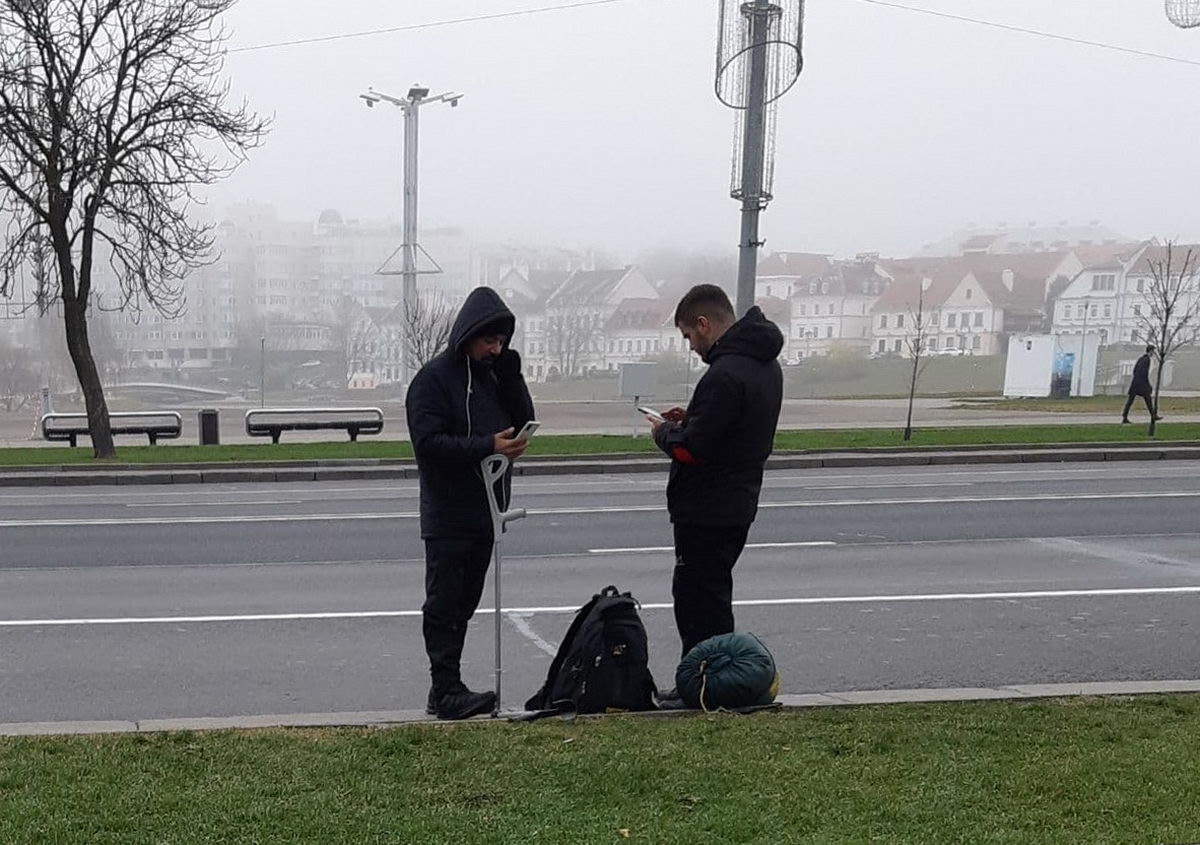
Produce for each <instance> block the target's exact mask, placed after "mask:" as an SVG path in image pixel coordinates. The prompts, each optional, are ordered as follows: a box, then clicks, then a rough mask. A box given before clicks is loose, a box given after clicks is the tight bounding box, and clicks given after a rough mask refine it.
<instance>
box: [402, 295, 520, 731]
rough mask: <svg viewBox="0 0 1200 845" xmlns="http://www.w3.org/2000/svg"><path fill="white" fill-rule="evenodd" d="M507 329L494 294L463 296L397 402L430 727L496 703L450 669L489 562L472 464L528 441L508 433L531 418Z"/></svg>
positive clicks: (509, 321) (507, 317)
mask: <svg viewBox="0 0 1200 845" xmlns="http://www.w3.org/2000/svg"><path fill="white" fill-rule="evenodd" d="M515 327H516V318H515V317H513V314H512V312H511V311H509V309H508V307H507V306H506V305H505V304H504V300H502V299H501V298H500V296H499V294H497V293H496V292H495V291H494V290H492V289H491V288H476V289H475V290H473V291H471V294H470V295H469V296H468V297H467V301H466V302H464V303H463V307H462V310H461V311H459V313H458V318H457V319H456V320H455V321H454V326H453V328H452V329H451V331H450V347H449V348H448V349H447V350H446V351H445V352H443V353H442V354H440V355H438V356H437V357H436V358H434V359H433V360H432V361H430V362H429V363H428V364H426V365H425V366H424V367H422V368H421V371H420V372H418V373H417V375H416V376H415V377H414V378H413V380H412V384H411V385H410V386H409V389H408V398H407V401H406V403H405V404H406V408H405V410H406V413H407V416H408V430H409V434H410V436H411V437H412V444H413V452H414V453H415V455H416V458H417V470H418V472H419V474H420V477H421V537H422V539H424V540H425V604H424V606H423V607H422V608H421V611H422V617H423V631H424V635H425V651H426V653H427V654H428V655H429V667H430V675H431V676H432V684H431V687H430V690H429V701H428V703H427V704H426V708H425V709H426V711H427V712H428V713H430V714H431V715H435V716H437V717H438V718H439V719H466V718H469V717H471V716H475V715H478V714H480V713H487V712H489V711H490V710H491V709H492V707H493V706H494V704H495V702H496V694H495V693H494V692H472V691H471V690H470V689H468V688H467V687H466V685H465V684H463V682H462V676H461V671H460V666H459V664H460V661H461V659H462V651H463V643H464V642H465V640H466V637H467V623H468V622H470V621H471V617H472V616H473V615H474V614H475V610H476V609H477V608H478V607H479V600H480V598H481V596H482V595H483V585H484V580H485V578H486V576H487V571H488V565H489V564H490V562H491V554H492V517H491V509H490V507H489V506H488V501H487V493H486V490H485V489H484V486H483V476H482V475H481V472H480V469H479V465H480V463H481V462H482V461H483V459H484V458H486V457H488V456H489V455H492V454H502V455H507V456H508V457H509V458H511V459H514V460H515V459H516V458H519V457H520V456H521V455H522V453H524V451H525V447H526V444H527V441H525V440H516V439H514V432H515V431H518V430H520V428H521V426H523V425H524V424H525V423H526V422H529V421H530V420H532V419H533V400H532V399H531V398H530V396H529V389H528V388H527V387H526V385H525V379H524V377H522V375H521V357H520V355H519V354H518V353H517V351H516V350H515V349H510V348H509V346H508V343H509V341H510V340H512V336H513V331H514V330H515ZM498 486H499V487H502V488H503V489H502V490H498V491H497V494H498V495H497V498H498V500H499V501H500V502H507V500H508V494H509V492H510V489H511V471H510V473H509V475H507V476H506V477H505V478H504V479H503V480H502V481H501V482H499V484H498Z"/></svg>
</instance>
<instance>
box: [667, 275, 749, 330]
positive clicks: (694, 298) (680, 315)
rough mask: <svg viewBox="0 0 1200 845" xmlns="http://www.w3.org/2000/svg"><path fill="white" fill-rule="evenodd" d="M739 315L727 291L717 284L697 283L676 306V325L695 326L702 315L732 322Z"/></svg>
mask: <svg viewBox="0 0 1200 845" xmlns="http://www.w3.org/2000/svg"><path fill="white" fill-rule="evenodd" d="M736 316H737V315H736V314H735V313H734V310H733V303H731V302H730V301H729V297H728V296H727V295H726V294H725V291H723V290H721V289H720V288H719V287H717V286H716V285H696V286H695V287H694V288H692V289H691V290H689V291H688V292H687V293H685V294H684V295H683V299H681V300H679V305H677V306H676V307H675V325H677V326H683V325H688V326H694V325H696V321H697V320H698V319H700V318H701V317H707V318H708V319H710V320H713V319H717V320H722V321H724V320H728V321H730V322H732V321H733V320H734V319H735V317H736Z"/></svg>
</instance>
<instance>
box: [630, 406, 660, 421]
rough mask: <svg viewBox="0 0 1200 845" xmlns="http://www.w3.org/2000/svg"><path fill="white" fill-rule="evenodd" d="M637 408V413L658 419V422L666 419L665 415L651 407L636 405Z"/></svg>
mask: <svg viewBox="0 0 1200 845" xmlns="http://www.w3.org/2000/svg"><path fill="white" fill-rule="evenodd" d="M637 410H638V413H639V414H645V415H646V416H648V417H650V418H651V419H654V420H658V421H659V422H666V421H667V418H666V417H664V416H663V415H662V414H660V413H659V412H658V411H656V410H654V409H653V408H647V407H644V406H642V405H638V407H637Z"/></svg>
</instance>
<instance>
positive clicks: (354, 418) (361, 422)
mask: <svg viewBox="0 0 1200 845" xmlns="http://www.w3.org/2000/svg"><path fill="white" fill-rule="evenodd" d="M285 431H345V432H347V433H348V434H349V435H350V440H351V442H355V441H357V440H358V436H359V435H360V434H379V433H380V432H381V431H383V411H381V410H380V409H379V408H258V409H255V410H252V411H247V412H246V434H247V435H249V436H250V437H267V436H270V438H271V442H272V443H278V442H279V437H280V435H281V434H283V432H285Z"/></svg>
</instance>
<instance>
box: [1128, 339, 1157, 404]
mask: <svg viewBox="0 0 1200 845" xmlns="http://www.w3.org/2000/svg"><path fill="white" fill-rule="evenodd" d="M1154 351H1155V347H1154V346H1153V345H1151V346H1147V347H1146V352H1145V354H1144V355H1142V357H1141V358H1138V359H1137V363H1136V364H1134V365H1133V378H1132V379H1131V380H1130V381H1129V398H1127V399H1126V400H1125V410H1123V411H1121V422H1122V423H1128V422H1129V409H1130V408H1132V407H1133V400H1134V399H1137V398H1138V397H1139V396H1140V397H1141V398H1142V400H1143V401H1144V402H1145V403H1146V411H1147V412H1149V414H1150V416H1151V417H1153V418H1154V419H1155V420H1161V419H1162V417H1161V416H1158V415H1157V414H1156V413H1155V410H1156V409H1155V407H1154V389H1153V388H1152V387H1151V386H1150V361H1151V359H1152V357H1153V356H1154ZM1160 366H1161V365H1160Z"/></svg>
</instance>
